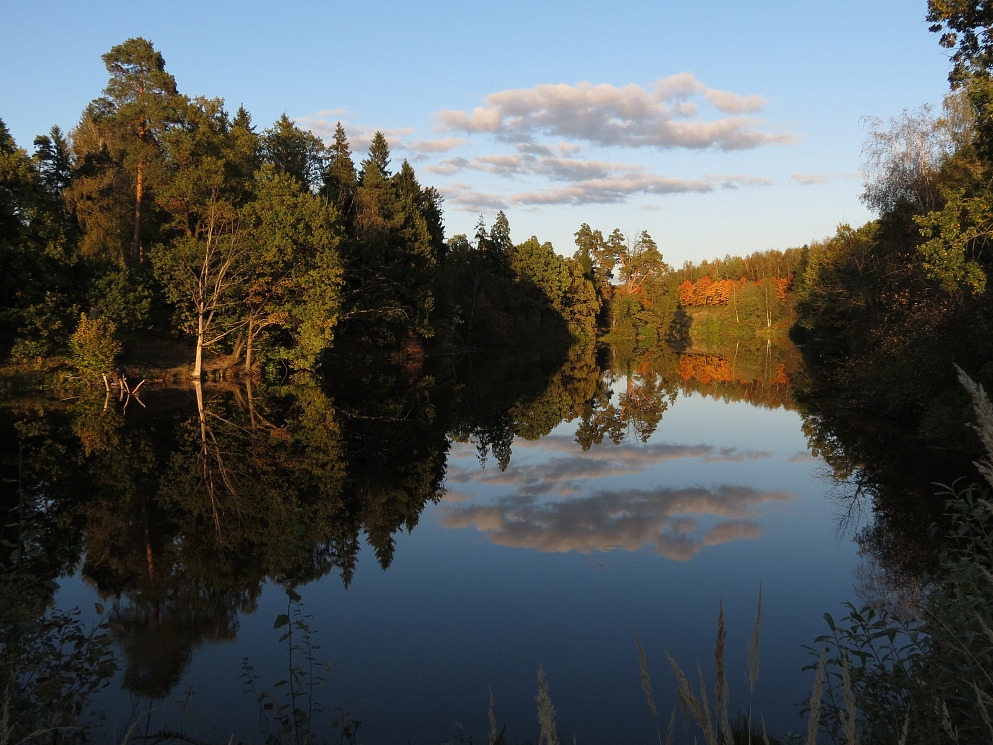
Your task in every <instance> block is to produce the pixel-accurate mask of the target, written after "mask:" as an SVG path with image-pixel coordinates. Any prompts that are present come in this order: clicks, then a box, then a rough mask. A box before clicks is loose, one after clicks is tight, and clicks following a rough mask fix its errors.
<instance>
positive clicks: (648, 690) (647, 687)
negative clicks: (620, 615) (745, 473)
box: [634, 631, 659, 719]
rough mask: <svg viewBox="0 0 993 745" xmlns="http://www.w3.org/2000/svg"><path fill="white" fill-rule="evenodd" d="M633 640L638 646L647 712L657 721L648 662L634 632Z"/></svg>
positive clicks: (639, 640) (636, 633)
mask: <svg viewBox="0 0 993 745" xmlns="http://www.w3.org/2000/svg"><path fill="white" fill-rule="evenodd" d="M634 640H635V642H636V643H637V644H638V665H639V666H640V667H641V690H643V691H644V692H645V700H646V701H648V710H649V711H650V712H652V716H653V717H655V718H656V719H658V716H659V713H658V710H657V709H656V708H655V699H653V698H652V676H651V675H649V674H648V661H647V660H646V659H645V648H644V647H642V646H641V639H640V638H638V632H637V631H635V632H634Z"/></svg>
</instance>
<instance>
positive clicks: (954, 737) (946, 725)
mask: <svg viewBox="0 0 993 745" xmlns="http://www.w3.org/2000/svg"><path fill="white" fill-rule="evenodd" d="M941 728H942V729H943V730H945V734H946V735H948V737H949V739H950V740H951V741H952V742H954V743H958V741H959V733H958V730H957V729H955V728H954V727H953V726H952V718H951V717H950V716H949V715H948V705H947V704H945V703H942V704H941Z"/></svg>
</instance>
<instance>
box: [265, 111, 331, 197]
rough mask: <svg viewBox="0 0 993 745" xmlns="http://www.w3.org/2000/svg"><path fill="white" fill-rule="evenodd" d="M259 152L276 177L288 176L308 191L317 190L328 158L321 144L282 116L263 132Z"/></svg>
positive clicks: (314, 136)
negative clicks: (269, 164) (274, 171)
mask: <svg viewBox="0 0 993 745" xmlns="http://www.w3.org/2000/svg"><path fill="white" fill-rule="evenodd" d="M262 152H263V155H264V158H265V161H266V162H267V163H272V164H273V165H274V166H275V167H276V172H277V173H288V174H289V175H290V176H293V177H294V178H295V179H297V180H298V181H299V182H300V183H302V184H303V185H304V186H305V187H306V188H308V189H315V188H317V187H318V186H320V182H321V178H322V176H323V175H324V166H325V159H326V157H327V156H326V154H325V148H324V143H323V142H321V140H320V138H319V137H317V136H316V135H314V134H313V133H311V132H304V131H303V130H302V129H300V128H299V127H297V126H296V125H295V124H294V123H293V121H292V120H291V119H290V118H289V117H288V116H286V114H285V113H284V114H282V115H280V117H279V119H278V120H276V123H275V124H273V125H272V127H270V128H269V129H267V130H266V131H265V132H263V134H262Z"/></svg>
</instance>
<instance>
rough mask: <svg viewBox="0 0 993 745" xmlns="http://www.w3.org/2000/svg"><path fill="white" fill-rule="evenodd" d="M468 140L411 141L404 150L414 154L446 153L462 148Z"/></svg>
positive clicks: (447, 138) (460, 138) (454, 138)
mask: <svg viewBox="0 0 993 745" xmlns="http://www.w3.org/2000/svg"><path fill="white" fill-rule="evenodd" d="M467 142H469V140H467V139H466V138H464V137H440V138H438V139H434V140H411V141H410V142H408V143H407V145H406V148H407V149H408V150H410V151H411V152H414V153H420V154H432V153H446V152H448V151H449V150H454V149H455V148H458V147H462V146H463V145H465V144H466V143H467Z"/></svg>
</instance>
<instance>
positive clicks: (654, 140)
mask: <svg viewBox="0 0 993 745" xmlns="http://www.w3.org/2000/svg"><path fill="white" fill-rule="evenodd" d="M692 97H703V99H704V100H706V101H708V102H709V103H711V104H712V105H713V106H714V107H715V108H717V109H718V110H719V111H720V112H721V113H725V114H732V115H731V116H725V117H722V118H721V117H719V118H716V119H709V120H708V119H702V118H699V117H698V113H699V111H698V107H697V106H696V104H695V103H694V102H692V101H689V99H690V98H692ZM764 104H765V100H764V99H762V98H761V97H760V96H740V95H738V94H735V93H729V92H726V91H717V90H713V89H708V88H707V87H706V86H705V85H703V84H702V83H701V82H699V81H698V80H697V79H696V78H695V77H694V76H693V75H692V74H690V73H680V74H678V75H673V76H670V77H668V78H663V79H661V80H658V81H656V83H655V84H654V85H653V86H651V87H649V88H644V87H642V86H639V85H634V84H631V85H625V86H621V87H617V86H613V85H608V84H600V85H593V84H592V83H589V82H583V83H579V84H577V85H568V84H565V83H559V84H541V85H536V86H535V87H533V88H523V89H515V90H505V91H498V92H496V93H491V94H489V95H488V96H486V98H485V99H484V101H483V105H482V106H478V107H476V108H475V109H473V110H472V111H471V112H465V111H456V110H444V111H440V112H439V113H438V114H437V115H436V120H437V127H438V129H439V130H441V131H444V132H463V133H466V134H475V133H489V134H493V135H495V136H497V137H498V138H500V139H503V140H506V141H510V142H517V143H529V142H533V141H534V138H535V137H536V136H538V135H548V136H553V137H560V138H564V139H567V140H568V139H574V140H580V141H583V142H590V143H594V144H598V145H607V146H610V145H618V146H624V147H655V148H660V149H670V148H689V149H697V150H699V149H706V148H715V149H719V150H743V149H749V148H754V147H758V146H759V145H764V144H783V143H789V142H794V141H795V140H796V137H795V136H794V135H792V134H789V133H775V132H767V131H764V130H763V129H761V125H762V121H761V120H758V119H755V118H752V117H747V116H741V115H740V114H744V113H751V112H754V111H756V110H758V109H759V108H761V106H763V105H764Z"/></svg>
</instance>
